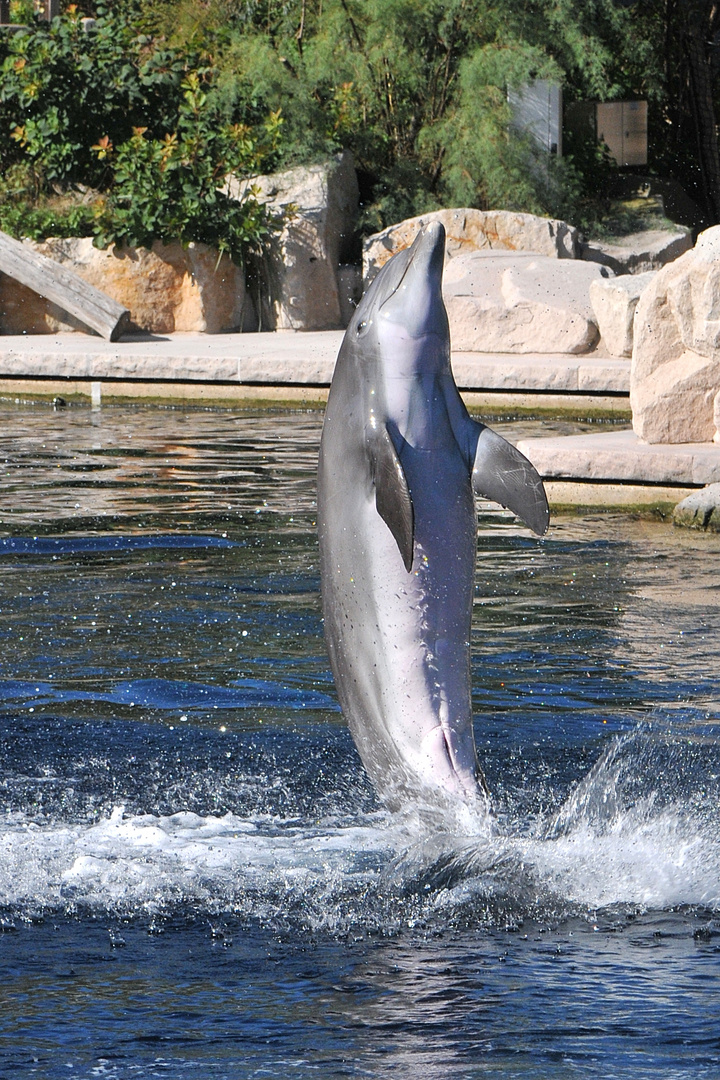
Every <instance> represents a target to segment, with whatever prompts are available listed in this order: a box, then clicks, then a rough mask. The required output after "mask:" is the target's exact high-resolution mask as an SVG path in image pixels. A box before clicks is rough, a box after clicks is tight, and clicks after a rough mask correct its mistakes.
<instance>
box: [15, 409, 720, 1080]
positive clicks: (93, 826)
mask: <svg viewBox="0 0 720 1080" xmlns="http://www.w3.org/2000/svg"><path fill="white" fill-rule="evenodd" d="M320 425H321V416H320V415H319V414H317V413H301V412H299V413H292V414H288V413H278V414H275V415H273V414H265V415H256V414H252V413H238V414H236V415H233V414H230V413H228V412H210V411H208V412H203V411H197V412H192V411H189V412H187V413H184V412H182V411H178V410H159V409H156V410H152V409H136V410H129V409H122V408H110V409H103V410H102V411H101V412H90V411H89V410H85V409H81V408H69V409H67V410H63V411H57V412H55V411H53V410H51V409H50V408H49V407H42V406H37V407H35V408H29V407H18V408H12V407H2V408H0V476H1V486H0V532H2V535H1V536H0V931H2V932H0V987H1V988H2V989H0V1078H2V1080H5V1078H8V1080H9V1078H12V1080H15V1078H16V1077H17V1078H24V1077H48V1078H56V1077H57V1078H59V1077H68V1078H70V1080H90V1078H91V1077H112V1078H117V1080H129V1078H134V1077H137V1078H141V1080H145V1078H150V1077H153V1078H154V1077H165V1078H177V1080H181V1078H189V1080H201V1078H206V1077H207V1078H211V1080H215V1078H217V1080H245V1078H250V1077H278V1078H280V1077H283V1078H284V1077H298V1078H305V1077H319V1078H322V1080H326V1078H334V1077H385V1076H388V1077H389V1076H393V1077H400V1078H405V1077H407V1078H408V1080H410V1078H420V1080H424V1078H432V1080H435V1078H438V1080H439V1078H445V1077H453V1078H454V1077H463V1078H483V1080H484V1078H487V1077H491V1078H496V1077H497V1078H501V1077H502V1078H506V1077H508V1078H514V1077H518V1078H519V1077H522V1078H523V1080H526V1078H532V1080H535V1078H537V1080H545V1078H551V1080H555V1078H565V1077H568V1078H570V1077H572V1078H575V1077H610V1078H612V1077H622V1078H628V1080H630V1078H632V1080H645V1078H647V1080H650V1078H652V1080H655V1078H658V1077H660V1078H673V1080H679V1078H688V1080H689V1078H691V1077H692V1078H696V1077H703V1078H704V1077H713V1078H714V1077H720V1034H719V1028H718V1020H719V1019H720V1016H719V1013H720V829H719V827H718V826H719V825H720V798H719V797H718V796H719V795H720V791H719V787H720V749H719V746H720V743H719V741H718V721H719V720H720V691H719V690H718V659H719V657H720V636H719V635H718V631H719V630H720V537H713V536H705V535H700V534H695V533H688V532H684V531H680V530H674V529H673V528H672V526H670V525H668V524H665V523H662V522H653V521H641V520H634V519H632V518H630V517H627V516H615V515H601V514H597V515H586V516H584V517H580V518H560V519H558V520H557V521H556V522H555V523H554V524H553V526H552V529H551V532H550V534H549V536H548V538H547V539H545V540H543V541H538V540H536V539H533V538H532V537H531V536H530V535H529V534H528V533H527V531H526V530H525V529H523V528H522V527H521V526H519V525H517V524H515V523H514V522H512V521H511V520H510V519H509V518H508V517H507V516H506V515H504V514H502V513H499V512H495V511H492V510H490V509H489V508H487V507H484V508H482V512H481V516H480V524H481V535H480V541H479V548H478V574H477V588H476V598H475V599H476V602H475V615H474V626H473V643H472V644H473V686H474V708H475V714H476V737H477V742H478V748H479V752H480V756H481V758H482V762H483V766H484V769H485V772H486V774H487V777H488V781H489V784H490V787H491V790H492V792H493V797H494V816H493V819H492V821H491V822H489V823H478V822H472V821H468V822H465V823H463V822H458V823H457V824H456V827H454V828H453V829H452V830H448V831H446V832H444V833H443V832H439V831H438V829H437V828H436V827H435V828H433V827H431V826H430V825H428V823H427V821H423V820H422V819H420V818H419V817H417V816H416V815H415V814H414V813H413V812H412V810H411V809H409V810H408V812H407V813H406V814H405V815H403V816H401V817H396V818H393V817H391V816H390V815H388V814H387V813H386V812H385V811H384V810H383V808H382V807H381V806H380V805H379V804H378V803H377V801H376V799H375V797H374V794H373V791H372V788H371V786H370V785H369V783H368V781H367V780H366V778H365V776H364V773H363V770H362V767H361V765H360V762H359V759H358V757H357V754H356V752H355V750H354V747H353V744H352V741H351V739H350V738H349V736H348V734H347V731H346V729H345V725H344V722H343V720H342V717H341V715H340V713H339V711H338V709H337V705H336V699H335V694H334V690H333V686H332V682H331V679H330V675H329V671H328V665H327V661H326V658H325V653H324V648H323V643H322V626H321V621H320V608H319V596H318V587H319V581H318V569H317V548H316V541H315V534H314V521H315V519H314V509H315V506H314V467H315V458H316V454H317V446H318V441H319V434H320ZM547 426H548V425H546V427H547ZM550 426H551V427H552V425H550ZM500 427H501V430H504V431H505V433H507V434H510V435H513V434H520V433H521V432H522V433H526V432H528V431H530V430H539V425H537V424H531V423H529V422H525V423H524V424H522V425H519V424H515V425H512V424H511V425H504V426H503V425H500ZM557 427H558V425H555V426H554V428H557ZM560 427H561V428H562V425H560Z"/></svg>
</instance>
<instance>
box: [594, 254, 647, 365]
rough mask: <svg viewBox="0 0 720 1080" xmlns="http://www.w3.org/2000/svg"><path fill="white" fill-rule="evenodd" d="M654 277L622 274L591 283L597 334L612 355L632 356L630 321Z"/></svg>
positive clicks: (631, 328) (631, 322) (631, 327)
mask: <svg viewBox="0 0 720 1080" xmlns="http://www.w3.org/2000/svg"><path fill="white" fill-rule="evenodd" d="M654 277H655V271H652V270H651V271H648V272H647V273H645V274H625V275H624V276H623V277H613V278H597V279H596V280H595V281H592V282H591V283H590V302H591V304H592V308H593V312H594V313H595V321H596V322H597V325H598V328H599V330H600V336H601V338H602V340H603V342H604V343H605V345H606V346H607V349H608V352H610V353H612V355H613V356H632V347H633V320H634V318H635V308H636V307H637V302H638V300H639V299H640V294H641V292H642V291H643V289H644V288H645V287H646V286H647V285H649V284H650V282H651V281H652V279H653V278H654Z"/></svg>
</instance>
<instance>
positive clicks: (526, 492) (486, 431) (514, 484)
mask: <svg viewBox="0 0 720 1080" xmlns="http://www.w3.org/2000/svg"><path fill="white" fill-rule="evenodd" d="M473 426H474V427H476V428H477V429H478V434H477V445H476V447H475V453H474V461H473V470H472V486H473V491H474V492H475V494H476V495H480V496H481V497H482V498H485V499H492V501H493V502H498V503H500V505H501V506H505V507H507V509H508V510H512V512H513V514H517V516H518V517H519V518H520V520H521V521H524V522H525V524H526V525H527V526H529V528H531V529H532V531H533V532H534V533H537V534H538V536H544V534H545V533H546V532H547V529H548V524H549V522H550V510H549V508H548V501H547V496H546V495H545V488H544V487H543V482H542V480H541V479H540V476H539V475H538V472H537V470H536V468H535V466H534V465H532V464H531V463H530V462H529V461H528V459H527V458H526V457H525V455H524V454H521V453H520V451H519V450H516V448H515V447H514V446H513V445H512V443H509V442H506V440H505V439H503V438H502V437H501V436H500V435H497V434H496V433H495V432H494V431H492V430H491V429H490V428H488V427H485V425H484V424H477V423H475V422H474V421H473Z"/></svg>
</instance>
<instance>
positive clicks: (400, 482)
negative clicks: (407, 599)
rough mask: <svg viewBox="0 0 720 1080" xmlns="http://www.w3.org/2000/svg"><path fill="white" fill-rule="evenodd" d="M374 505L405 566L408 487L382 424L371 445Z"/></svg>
mask: <svg viewBox="0 0 720 1080" xmlns="http://www.w3.org/2000/svg"><path fill="white" fill-rule="evenodd" d="M373 451H374V452H373V466H374V470H373V471H374V479H375V506H376V507H377V512H378V514H379V515H380V517H381V518H382V519H383V521H384V522H385V524H386V525H387V527H388V529H389V530H390V532H391V533H392V534H393V536H394V537H395V541H396V543H397V546H398V547H399V549H400V554H401V555H402V561H403V562H404V564H405V569H406V570H407V571H408V573H410V570H411V569H412V561H413V538H414V534H415V523H414V513H413V504H412V498H411V497H410V488H409V487H408V482H407V480H406V479H405V473H404V472H403V467H402V464H401V462H400V458H399V457H398V454H397V450H396V449H395V446H394V445H393V441H392V439H391V438H390V434H389V432H388V430H387V428H382V429H381V430H380V432H379V434H378V436H377V439H376V440H375V444H374V447H373Z"/></svg>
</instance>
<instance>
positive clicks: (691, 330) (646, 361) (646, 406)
mask: <svg viewBox="0 0 720 1080" xmlns="http://www.w3.org/2000/svg"><path fill="white" fill-rule="evenodd" d="M634 336H635V343H634V347H633V358H632V369H631V378H630V404H631V407H632V412H633V428H634V429H635V432H636V434H637V435H638V436H639V438H641V439H642V440H643V441H644V442H648V443H682V442H709V441H711V440H712V439H713V438H714V436H715V433H716V431H717V426H716V416H715V401H716V398H717V396H718V394H719V393H720V226H715V227H714V228H712V229H707V230H706V231H705V232H704V233H701V234H700V236H699V238H698V241H697V244H696V245H695V247H694V248H693V249H692V251H688V252H686V253H685V254H684V255H681V256H680V258H679V259H677V260H676V261H675V262H674V263H670V264H669V265H668V266H666V267H664V268H663V269H662V270H660V271H659V272H658V274H657V275H656V277H655V278H654V280H653V281H651V282H650V284H649V285H648V287H647V288H646V289H645V290H644V292H643V293H642V295H641V297H640V299H639V301H638V305H637V309H636V312H635V328H634Z"/></svg>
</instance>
